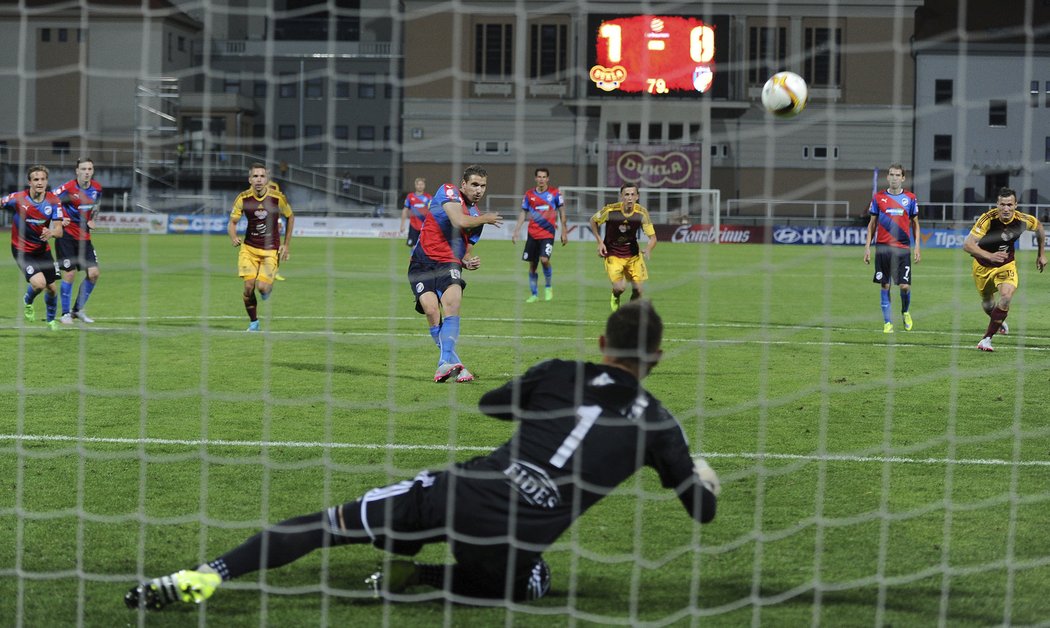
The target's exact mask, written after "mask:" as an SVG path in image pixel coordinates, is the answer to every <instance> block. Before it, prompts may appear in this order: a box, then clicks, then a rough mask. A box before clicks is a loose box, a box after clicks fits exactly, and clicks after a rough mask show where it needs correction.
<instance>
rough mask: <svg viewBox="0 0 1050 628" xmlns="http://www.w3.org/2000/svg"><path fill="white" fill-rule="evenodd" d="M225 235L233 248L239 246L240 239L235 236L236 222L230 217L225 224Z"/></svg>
mask: <svg viewBox="0 0 1050 628" xmlns="http://www.w3.org/2000/svg"><path fill="white" fill-rule="evenodd" d="M226 233H227V235H229V236H230V242H231V243H232V244H233V246H240V245H241V238H240V236H238V235H237V221H236V220H234V218H233V216H230V220H229V221H227V223H226Z"/></svg>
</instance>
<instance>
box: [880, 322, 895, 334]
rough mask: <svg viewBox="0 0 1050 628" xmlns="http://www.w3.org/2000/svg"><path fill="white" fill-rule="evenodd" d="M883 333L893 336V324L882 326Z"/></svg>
mask: <svg viewBox="0 0 1050 628" xmlns="http://www.w3.org/2000/svg"><path fill="white" fill-rule="evenodd" d="M882 333H884V334H892V333H893V323H886V324H885V325H883V326H882Z"/></svg>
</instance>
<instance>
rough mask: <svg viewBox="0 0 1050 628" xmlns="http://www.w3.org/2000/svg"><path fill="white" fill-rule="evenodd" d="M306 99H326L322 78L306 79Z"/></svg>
mask: <svg viewBox="0 0 1050 628" xmlns="http://www.w3.org/2000/svg"><path fill="white" fill-rule="evenodd" d="M306 97H307V98H313V99H318V98H324V82H323V79H322V78H321V77H317V78H310V79H306Z"/></svg>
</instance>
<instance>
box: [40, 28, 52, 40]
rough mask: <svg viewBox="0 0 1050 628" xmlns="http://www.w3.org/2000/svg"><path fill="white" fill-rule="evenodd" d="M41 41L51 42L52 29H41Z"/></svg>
mask: <svg viewBox="0 0 1050 628" xmlns="http://www.w3.org/2000/svg"><path fill="white" fill-rule="evenodd" d="M40 41H51V29H50V28H41V29H40Z"/></svg>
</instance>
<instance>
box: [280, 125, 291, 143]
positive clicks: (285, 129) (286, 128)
mask: <svg viewBox="0 0 1050 628" xmlns="http://www.w3.org/2000/svg"><path fill="white" fill-rule="evenodd" d="M277 139H279V140H294V139H295V125H294V124H280V125H277Z"/></svg>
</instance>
